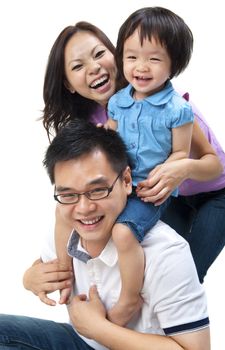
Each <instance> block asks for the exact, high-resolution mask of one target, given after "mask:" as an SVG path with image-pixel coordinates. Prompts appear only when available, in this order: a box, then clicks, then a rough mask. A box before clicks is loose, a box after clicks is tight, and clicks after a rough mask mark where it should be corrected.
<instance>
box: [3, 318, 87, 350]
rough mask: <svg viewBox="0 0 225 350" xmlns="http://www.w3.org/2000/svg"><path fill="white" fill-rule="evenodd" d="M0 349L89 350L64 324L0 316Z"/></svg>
mask: <svg viewBox="0 0 225 350" xmlns="http://www.w3.org/2000/svg"><path fill="white" fill-rule="evenodd" d="M0 349H1V350H9V349H11V350H12V349H18V350H91V349H92V348H91V347H90V346H89V345H87V344H86V343H85V342H84V341H83V340H82V339H81V338H80V337H79V336H78V335H77V334H76V332H75V331H74V330H73V328H72V326H71V325H69V324H66V323H57V322H53V321H48V320H41V319H38V318H32V317H25V316H15V315H3V314H0Z"/></svg>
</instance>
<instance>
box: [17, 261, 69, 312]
mask: <svg viewBox="0 0 225 350" xmlns="http://www.w3.org/2000/svg"><path fill="white" fill-rule="evenodd" d="M72 280H73V272H72V268H70V267H68V266H63V265H62V264H59V262H58V260H57V259H55V260H52V261H49V262H45V263H44V262H42V260H41V259H38V260H36V261H35V262H34V263H33V265H32V266H31V267H30V268H29V269H28V270H27V271H26V272H25V274H24V277H23V284H24V287H25V288H26V289H28V290H30V291H32V292H33V293H34V294H35V295H37V296H38V297H39V299H40V300H41V301H42V302H43V303H45V304H47V305H51V306H54V305H56V302H55V300H53V299H50V298H48V296H47V294H48V293H52V292H55V291H56V290H64V295H63V301H65V300H66V298H67V297H68V295H69V294H70V292H71V288H72ZM65 291H66V292H65ZM60 304H62V297H61V298H60Z"/></svg>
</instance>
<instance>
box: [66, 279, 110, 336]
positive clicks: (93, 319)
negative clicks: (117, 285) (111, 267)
mask: <svg viewBox="0 0 225 350" xmlns="http://www.w3.org/2000/svg"><path fill="white" fill-rule="evenodd" d="M68 311H69V315H70V319H71V321H72V323H73V325H74V327H75V328H76V330H77V331H78V332H79V333H80V334H82V335H83V336H85V337H87V338H92V339H95V337H96V334H98V332H102V330H103V325H104V323H105V322H106V310H105V307H104V305H103V304H102V302H101V300H100V298H99V295H98V291H97V288H96V286H92V287H90V290H89V300H88V299H87V296H86V295H84V294H82V295H77V296H75V297H74V298H73V300H72V301H71V303H70V304H69V307H68Z"/></svg>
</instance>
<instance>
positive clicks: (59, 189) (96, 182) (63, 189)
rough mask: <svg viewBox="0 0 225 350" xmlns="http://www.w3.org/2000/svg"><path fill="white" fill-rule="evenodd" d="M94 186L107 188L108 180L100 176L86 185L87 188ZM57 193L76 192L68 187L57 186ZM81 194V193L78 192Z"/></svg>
mask: <svg viewBox="0 0 225 350" xmlns="http://www.w3.org/2000/svg"><path fill="white" fill-rule="evenodd" d="M92 185H104V186H107V185H108V179H107V178H106V177H105V176H100V177H98V178H96V179H93V180H91V181H89V182H88V183H86V184H85V187H86V186H92ZM55 191H57V192H67V191H73V192H76V191H75V190H74V188H71V187H66V186H60V185H59V186H55ZM78 193H79V191H78Z"/></svg>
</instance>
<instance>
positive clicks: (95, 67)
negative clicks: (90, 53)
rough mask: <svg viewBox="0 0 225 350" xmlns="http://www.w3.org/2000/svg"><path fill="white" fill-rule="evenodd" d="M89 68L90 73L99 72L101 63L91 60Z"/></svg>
mask: <svg viewBox="0 0 225 350" xmlns="http://www.w3.org/2000/svg"><path fill="white" fill-rule="evenodd" d="M88 68H89V69H88V72H89V74H97V73H98V72H99V71H100V69H101V65H100V64H99V63H98V62H96V61H91V62H90V64H89V67H88Z"/></svg>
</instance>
